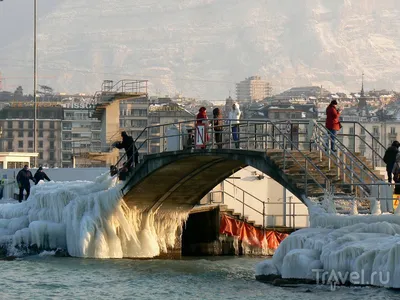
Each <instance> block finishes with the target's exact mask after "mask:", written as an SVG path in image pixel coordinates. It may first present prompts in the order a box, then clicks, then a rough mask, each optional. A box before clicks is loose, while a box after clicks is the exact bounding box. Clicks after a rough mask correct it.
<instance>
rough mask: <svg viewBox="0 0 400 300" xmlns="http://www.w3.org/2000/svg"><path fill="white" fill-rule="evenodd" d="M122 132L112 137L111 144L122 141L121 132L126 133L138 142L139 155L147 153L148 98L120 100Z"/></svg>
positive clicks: (120, 125)
mask: <svg viewBox="0 0 400 300" xmlns="http://www.w3.org/2000/svg"><path fill="white" fill-rule="evenodd" d="M119 106H120V116H119V118H120V119H119V120H120V124H119V127H120V131H119V132H116V133H115V135H114V136H112V137H111V140H110V142H111V143H112V142H113V141H119V140H121V136H120V132H121V131H126V132H127V134H128V135H131V136H132V138H133V139H134V140H136V147H140V149H139V153H141V154H144V153H147V143H146V139H147V133H146V132H144V130H145V128H146V127H147V121H148V114H149V99H148V97H133V98H127V99H122V100H120V104H119Z"/></svg>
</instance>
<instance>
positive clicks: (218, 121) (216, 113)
mask: <svg viewBox="0 0 400 300" xmlns="http://www.w3.org/2000/svg"><path fill="white" fill-rule="evenodd" d="M213 118H214V120H213V125H214V135H215V143H216V144H217V148H218V149H222V129H223V128H222V125H223V122H222V113H221V110H220V109H219V108H218V107H217V108H214V110H213Z"/></svg>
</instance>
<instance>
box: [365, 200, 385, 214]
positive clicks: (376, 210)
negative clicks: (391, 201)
mask: <svg viewBox="0 0 400 300" xmlns="http://www.w3.org/2000/svg"><path fill="white" fill-rule="evenodd" d="M368 200H369V201H370V207H371V215H381V214H382V211H381V202H380V201H377V200H376V198H375V197H370V198H368Z"/></svg>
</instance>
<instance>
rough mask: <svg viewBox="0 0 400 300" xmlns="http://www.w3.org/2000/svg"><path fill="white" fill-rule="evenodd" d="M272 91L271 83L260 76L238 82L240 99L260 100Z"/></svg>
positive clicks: (237, 89)
mask: <svg viewBox="0 0 400 300" xmlns="http://www.w3.org/2000/svg"><path fill="white" fill-rule="evenodd" d="M271 93H272V88H271V84H270V83H269V82H267V81H265V80H263V79H261V77H260V76H252V77H249V78H246V79H245V80H243V81H241V82H239V83H237V84H236V98H237V100H238V101H260V100H264V99H265V98H267V97H270V96H271Z"/></svg>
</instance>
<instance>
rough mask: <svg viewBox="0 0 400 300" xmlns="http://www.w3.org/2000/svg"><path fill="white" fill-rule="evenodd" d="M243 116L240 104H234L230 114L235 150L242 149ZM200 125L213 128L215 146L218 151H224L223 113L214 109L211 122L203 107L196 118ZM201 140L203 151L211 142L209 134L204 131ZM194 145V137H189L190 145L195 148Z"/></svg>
mask: <svg viewBox="0 0 400 300" xmlns="http://www.w3.org/2000/svg"><path fill="white" fill-rule="evenodd" d="M241 116H242V112H241V111H240V108H239V104H238V103H234V104H233V105H232V110H231V111H230V112H229V117H228V118H229V124H228V125H230V127H231V129H232V139H233V141H234V143H235V148H236V149H240V141H239V129H240V127H239V124H240V118H241ZM199 125H204V126H205V127H208V126H210V125H212V126H213V129H214V138H215V144H216V145H217V149H222V146H223V144H224V143H223V141H222V138H223V128H224V122H223V117H222V112H221V110H220V109H219V108H218V107H217V108H214V110H213V120H212V121H210V120H208V117H207V110H206V108H205V107H204V106H202V107H201V108H200V109H199V113H198V114H197V116H196V126H199ZM200 139H201V141H202V144H203V145H202V146H201V147H200V148H201V149H205V148H206V143H207V142H208V141H209V140H210V136H209V135H208V133H206V132H205V131H204V134H203V135H201V134H200ZM193 144H194V138H193V137H192V136H190V137H189V139H188V145H189V146H191V147H192V146H193Z"/></svg>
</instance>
